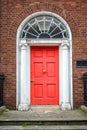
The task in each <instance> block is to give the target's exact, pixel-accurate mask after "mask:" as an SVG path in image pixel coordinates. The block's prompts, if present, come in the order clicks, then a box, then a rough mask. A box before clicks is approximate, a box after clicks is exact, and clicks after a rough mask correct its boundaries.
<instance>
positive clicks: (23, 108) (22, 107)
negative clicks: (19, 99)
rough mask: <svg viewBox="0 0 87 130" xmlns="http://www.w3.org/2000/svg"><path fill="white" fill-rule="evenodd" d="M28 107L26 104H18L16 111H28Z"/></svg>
mask: <svg viewBox="0 0 87 130" xmlns="http://www.w3.org/2000/svg"><path fill="white" fill-rule="evenodd" d="M28 110H29V105H28V104H19V106H18V111H28Z"/></svg>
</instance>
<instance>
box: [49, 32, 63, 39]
mask: <svg viewBox="0 0 87 130" xmlns="http://www.w3.org/2000/svg"><path fill="white" fill-rule="evenodd" d="M52 38H63V35H62V33H60V34H57V35H55V36H53V37H52Z"/></svg>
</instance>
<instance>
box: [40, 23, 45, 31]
mask: <svg viewBox="0 0 87 130" xmlns="http://www.w3.org/2000/svg"><path fill="white" fill-rule="evenodd" d="M39 26H40V29H41V31H42V32H44V21H41V22H39Z"/></svg>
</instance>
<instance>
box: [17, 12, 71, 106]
mask: <svg viewBox="0 0 87 130" xmlns="http://www.w3.org/2000/svg"><path fill="white" fill-rule="evenodd" d="M38 15H52V16H55V17H57V18H58V19H59V20H60V21H62V22H63V23H64V25H65V26H66V27H67V30H68V32H69V39H68V42H69V45H70V50H69V51H70V52H69V62H70V64H69V69H70V89H71V98H70V100H71V101H70V102H71V107H72V108H73V85H72V36H71V30H70V28H69V25H68V24H67V23H66V21H65V20H64V19H63V18H61V17H60V16H58V15H57V14H54V13H52V12H48V11H41V12H36V13H34V14H32V15H30V16H28V17H27V18H25V19H24V21H23V22H22V23H21V24H20V26H19V28H18V30H17V40H16V41H17V42H16V43H17V45H16V57H17V60H16V108H18V105H19V104H20V74H21V73H20V64H21V61H20V59H21V58H20V57H21V51H20V48H19V44H20V42H22V41H23V40H22V39H20V33H21V31H22V28H23V27H24V25H25V24H26V22H27V21H28V20H30V19H31V18H33V17H36V16H38ZM62 41H64V39H63V40H62V39H56V40H51V39H50V40H43V39H42V40H36V39H35V40H26V39H25V42H26V43H27V44H28V45H29V46H31V45H33V46H43V45H45V46H48V45H49V46H59V67H60V69H59V70H60V71H59V75H60V86H61V87H60V88H61V89H60V91H61V92H60V104H61V103H62V68H61V63H62V60H61V59H62V49H61V46H60V44H62ZM65 41H67V39H65ZM29 46H28V47H27V68H28V69H27V81H28V82H27V85H28V87H29V86H30V80H28V79H30V73H28V72H29V71H30V66H29V65H30V63H29V60H30V47H29ZM27 94H28V95H29V94H30V91H29V90H28V91H27ZM29 104H30V99H29Z"/></svg>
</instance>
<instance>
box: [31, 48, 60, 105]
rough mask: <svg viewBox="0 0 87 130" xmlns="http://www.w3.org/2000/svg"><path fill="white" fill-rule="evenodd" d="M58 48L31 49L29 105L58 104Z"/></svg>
mask: <svg viewBox="0 0 87 130" xmlns="http://www.w3.org/2000/svg"><path fill="white" fill-rule="evenodd" d="M58 50H59V49H58V47H31V104H59V66H58V65H59V63H58V61H59V56H58V54H59V52H58Z"/></svg>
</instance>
